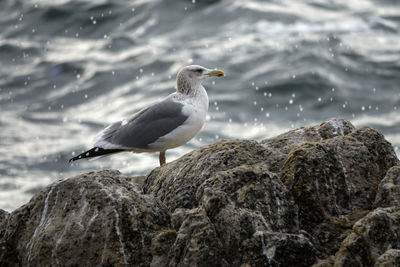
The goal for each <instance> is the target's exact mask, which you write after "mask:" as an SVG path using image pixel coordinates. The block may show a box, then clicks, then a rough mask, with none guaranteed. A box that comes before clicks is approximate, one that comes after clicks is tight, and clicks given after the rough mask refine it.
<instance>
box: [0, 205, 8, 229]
mask: <svg viewBox="0 0 400 267" xmlns="http://www.w3.org/2000/svg"><path fill="white" fill-rule="evenodd" d="M9 215H10V213H8V212H7V211H5V210H2V209H0V229H1V225H2V224H3V223H4V222H5V221H6V219H7V218H8V216H9Z"/></svg>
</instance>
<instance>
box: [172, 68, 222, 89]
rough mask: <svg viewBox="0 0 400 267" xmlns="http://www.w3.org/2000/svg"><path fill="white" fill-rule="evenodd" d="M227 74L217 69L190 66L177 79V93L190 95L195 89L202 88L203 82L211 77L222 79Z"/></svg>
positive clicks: (179, 73) (182, 70)
mask: <svg viewBox="0 0 400 267" xmlns="http://www.w3.org/2000/svg"><path fill="white" fill-rule="evenodd" d="M222 76H225V72H223V71H222V70H217V69H214V70H212V69H207V68H205V67H203V66H200V65H189V66H186V67H184V68H182V69H181V70H180V71H179V72H178V75H177V77H176V81H177V91H178V92H181V93H185V92H186V93H189V92H190V91H192V89H193V88H196V87H198V86H200V84H201V82H202V81H203V80H204V79H206V78H209V77H222Z"/></svg>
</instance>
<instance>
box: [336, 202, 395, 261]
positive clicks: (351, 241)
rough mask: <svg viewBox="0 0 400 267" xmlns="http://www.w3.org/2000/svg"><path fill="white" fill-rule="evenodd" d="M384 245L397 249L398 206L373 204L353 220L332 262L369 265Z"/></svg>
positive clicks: (376, 257) (387, 247)
mask: <svg viewBox="0 0 400 267" xmlns="http://www.w3.org/2000/svg"><path fill="white" fill-rule="evenodd" d="M388 249H400V207H390V208H377V209H375V210H373V211H372V212H370V213H369V214H368V215H367V216H365V217H364V218H362V219H360V220H359V221H358V222H356V223H355V224H354V226H353V232H352V233H350V234H349V235H348V236H347V237H346V239H345V240H344V241H343V242H342V245H341V247H340V249H339V251H338V253H337V254H336V258H335V266H372V265H374V263H375V261H376V260H377V259H378V257H380V256H381V255H382V254H384V253H385V252H386V251H387V250H388ZM385 258H387V256H385Z"/></svg>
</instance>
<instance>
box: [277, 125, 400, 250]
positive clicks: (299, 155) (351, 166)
mask: <svg viewBox="0 0 400 267" xmlns="http://www.w3.org/2000/svg"><path fill="white" fill-rule="evenodd" d="M398 162H399V161H398V159H397V158H396V156H395V154H394V151H393V148H392V147H391V145H390V143H388V142H387V141H386V140H385V139H384V137H383V136H382V135H381V134H380V133H379V132H377V131H376V130H374V129H372V128H361V129H356V130H354V131H352V132H351V133H348V134H347V135H344V136H336V137H334V138H330V139H325V140H322V141H320V142H310V143H305V144H303V145H301V146H299V147H297V148H295V149H293V150H292V151H291V152H290V154H289V155H288V158H287V160H286V162H285V164H284V166H283V169H282V172H281V177H280V178H281V180H282V181H283V183H284V184H285V186H286V187H287V188H288V190H289V191H290V192H291V194H292V195H293V197H294V200H295V202H296V204H298V206H299V222H300V228H301V229H304V230H306V231H307V232H309V233H310V234H311V235H312V236H313V237H315V238H314V242H315V243H316V245H317V246H318V247H319V248H324V249H323V250H324V251H325V252H327V253H333V252H334V250H336V248H337V246H338V245H339V244H340V242H341V241H342V240H343V238H344V237H345V236H346V234H347V232H346V230H349V228H350V227H351V225H352V224H353V223H354V222H355V220H358V219H359V218H360V217H359V216H360V215H361V216H362V215H363V211H364V213H365V211H366V210H370V209H371V208H372V205H373V202H374V199H375V196H376V191H377V188H378V184H379V182H380V181H381V180H382V178H383V177H384V175H385V174H386V171H387V170H388V169H389V168H390V167H392V166H394V165H396V164H398ZM360 212H361V213H360ZM346 221H348V222H349V223H348V224H347V226H346V225H343V222H346Z"/></svg>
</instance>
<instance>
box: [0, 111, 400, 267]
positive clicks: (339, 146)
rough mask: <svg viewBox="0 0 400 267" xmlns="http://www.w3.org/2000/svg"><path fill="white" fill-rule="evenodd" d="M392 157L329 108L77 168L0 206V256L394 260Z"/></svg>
mask: <svg viewBox="0 0 400 267" xmlns="http://www.w3.org/2000/svg"><path fill="white" fill-rule="evenodd" d="M396 165H399V160H398V159H397V157H396V155H395V153H394V151H393V148H392V147H391V145H390V144H389V143H388V142H387V141H386V140H385V139H384V137H383V136H382V135H381V134H380V133H378V132H377V131H376V130H374V129H371V128H360V129H356V128H355V127H354V126H353V125H352V124H351V123H350V122H348V121H345V120H342V119H330V120H328V121H325V122H322V123H321V124H319V125H315V126H311V127H306V128H300V129H296V130H293V131H290V132H287V133H284V134H282V135H279V136H277V137H274V138H270V139H266V140H263V141H261V142H256V141H247V140H225V141H219V142H216V143H214V144H211V145H208V146H204V147H202V148H199V149H197V150H195V151H193V152H191V153H189V154H187V155H184V156H182V157H181V158H180V159H178V160H176V161H174V162H171V163H168V164H166V165H164V166H163V167H159V168H156V169H154V170H153V171H152V172H151V173H149V174H148V175H147V176H146V177H145V178H144V177H131V178H128V177H124V176H122V175H121V174H120V173H119V172H117V171H100V172H92V173H88V174H84V175H80V176H77V177H73V178H69V179H66V180H64V181H61V182H57V183H54V184H52V185H50V186H49V187H47V188H46V189H44V190H42V191H41V192H40V193H38V194H37V195H36V196H35V197H33V198H32V200H31V201H30V202H29V203H28V204H26V205H24V206H22V207H21V208H19V209H17V210H15V211H14V212H12V213H11V215H9V216H8V215H7V214H6V213H4V215H3V214H2V213H0V266H21V265H22V266H29V265H30V266H37V265H38V264H39V263H40V265H44V266H49V265H52V266H63V265H68V266H71V265H72V266H74V265H75V266H78V265H79V266H81V265H91V266H93V265H96V266H98V265H100V266H101V265H103V266H157V267H162V266H311V265H313V266H333V265H335V266H361V265H363V266H373V265H374V264H375V265H376V266H393V265H395V264H398V262H399V249H400V214H399V203H400V189H399V185H400V181H399V180H400V176H399V173H400V167H399V166H396ZM389 169H390V170H389ZM388 170H389V171H388Z"/></svg>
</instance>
